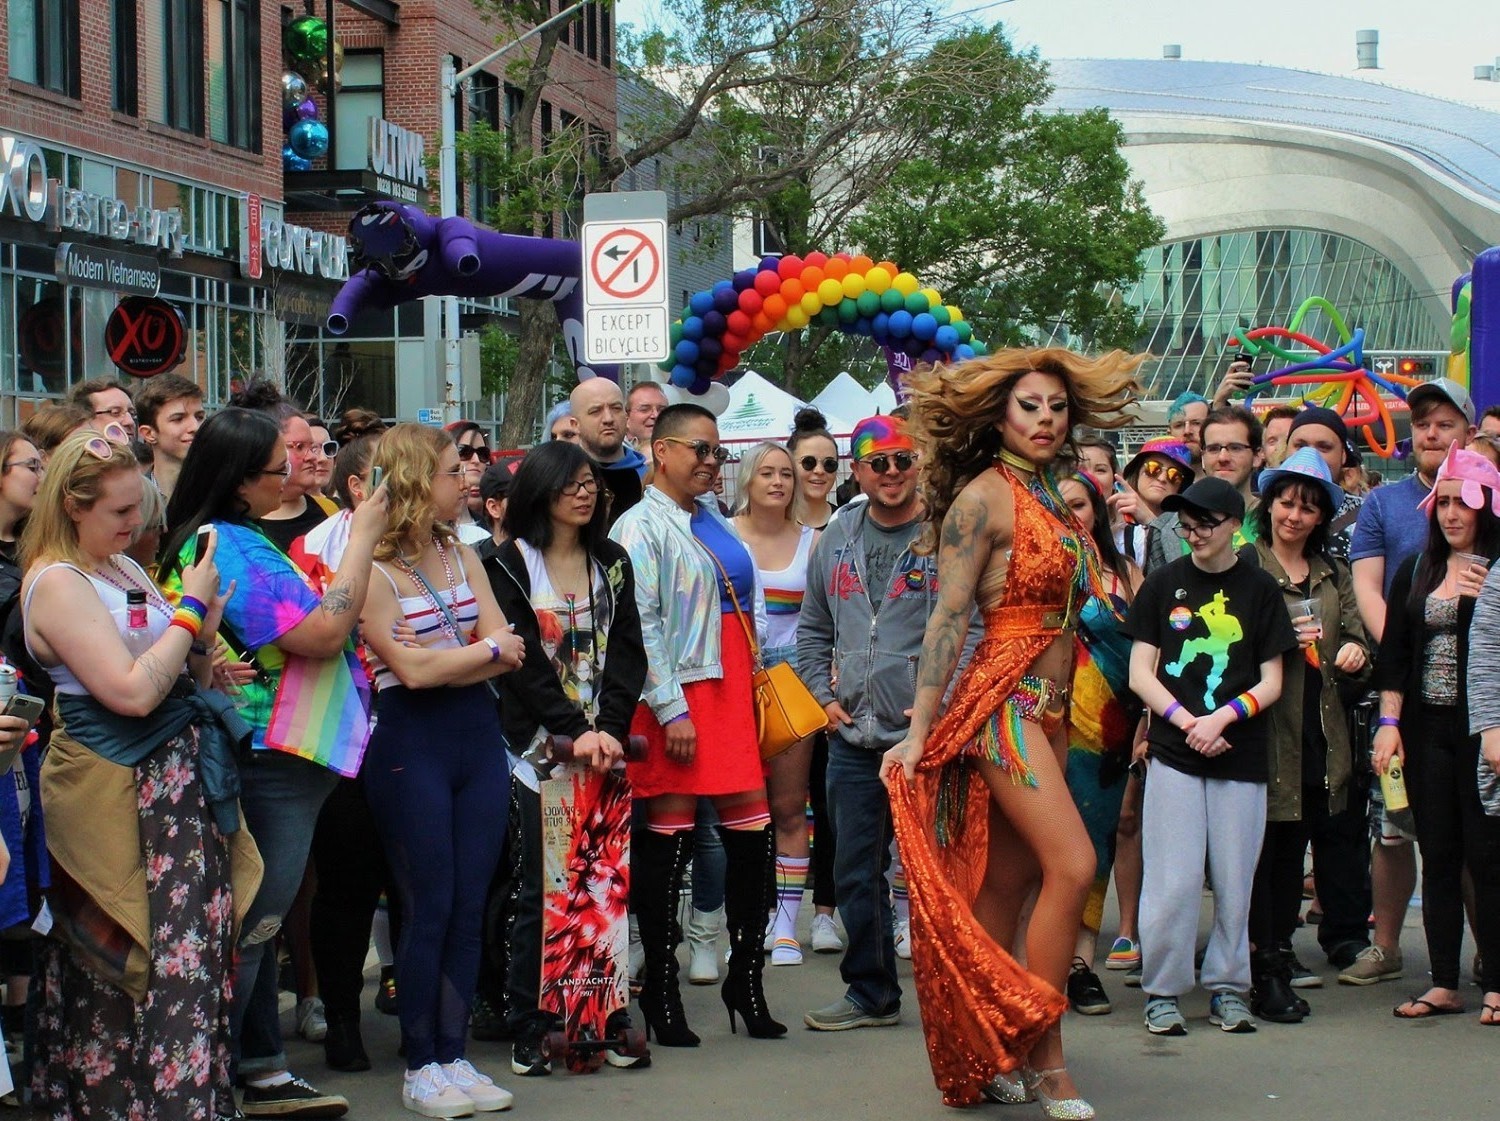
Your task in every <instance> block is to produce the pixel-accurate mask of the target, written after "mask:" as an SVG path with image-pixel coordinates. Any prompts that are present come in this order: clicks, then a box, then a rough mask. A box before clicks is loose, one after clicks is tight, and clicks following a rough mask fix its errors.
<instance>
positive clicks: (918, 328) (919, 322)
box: [911, 311, 938, 343]
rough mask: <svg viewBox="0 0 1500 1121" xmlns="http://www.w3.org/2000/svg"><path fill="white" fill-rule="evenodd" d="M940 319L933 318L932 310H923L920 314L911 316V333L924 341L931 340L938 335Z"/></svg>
mask: <svg viewBox="0 0 1500 1121" xmlns="http://www.w3.org/2000/svg"><path fill="white" fill-rule="evenodd" d="M937 329H938V321H937V320H936V319H934V318H932V314H931V313H930V312H925V311H924V312H922V313H921V314H920V315H914V316H912V317H911V333H912V337H913V338H918V339H921V340H922V341H923V342H929V343H930V342H931V341H932V340H933V337H934V336H936V335H937Z"/></svg>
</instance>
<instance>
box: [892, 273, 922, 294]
mask: <svg viewBox="0 0 1500 1121" xmlns="http://www.w3.org/2000/svg"><path fill="white" fill-rule="evenodd" d="M891 287H892V288H894V289H895V290H896V291H898V292H900V293H901V294H902V295H903V296H910V295H911V294H912V293H913V292H915V291H916V290H917V289H918V288H920V287H921V283H920V282H919V281H918V280H917V278H916V277H914V276H912V274H911V273H909V272H898V273H897V274H896V278H895V279H894V280H892V281H891Z"/></svg>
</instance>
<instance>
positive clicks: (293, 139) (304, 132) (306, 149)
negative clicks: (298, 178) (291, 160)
mask: <svg viewBox="0 0 1500 1121" xmlns="http://www.w3.org/2000/svg"><path fill="white" fill-rule="evenodd" d="M286 138H287V143H288V144H290V145H291V148H292V151H293V152H296V153H297V155H299V156H301V157H302V158H303V159H304V160H316V159H319V158H321V157H322V156H325V155H327V154H328V126H327V125H325V124H324V123H323V122H322V121H307V120H303V121H298V122H297V123H296V124H294V125H293V126H292V130H291V132H289V133H287V136H286Z"/></svg>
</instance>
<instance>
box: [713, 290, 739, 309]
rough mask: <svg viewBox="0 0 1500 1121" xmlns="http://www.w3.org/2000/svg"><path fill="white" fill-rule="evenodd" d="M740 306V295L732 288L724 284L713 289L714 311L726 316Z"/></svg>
mask: <svg viewBox="0 0 1500 1121" xmlns="http://www.w3.org/2000/svg"><path fill="white" fill-rule="evenodd" d="M739 306H740V294H739V293H738V292H736V291H735V290H734V286H733V285H732V284H729V283H725V285H724V287H722V288H717V287H716V288H715V289H714V310H715V311H718V312H723V313H724V314H725V315H728V314H729V313H730V312H731V311H734V310H736V309H737V308H738V307H739Z"/></svg>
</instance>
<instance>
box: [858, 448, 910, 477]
mask: <svg viewBox="0 0 1500 1121" xmlns="http://www.w3.org/2000/svg"><path fill="white" fill-rule="evenodd" d="M860 462H861V463H863V464H864V465H865V466H866V467H868V468H869V469H870V470H871V471H874V472H875V474H877V475H884V474H885V473H886V472H887V471H889V470H890V469H891V464H892V463H894V464H895V465H896V470H897V471H900V472H901V473H902V474H903V475H904V474H906V472H908V471H910V470H911V469H912V468H913V467H914V466H915V465H916V462H917V457H916V456H914V455H912V453H911V452H896V453H895V454H894V455H885V454H881V455H872V456H870V457H869V458H868V459H861V460H860Z"/></svg>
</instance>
